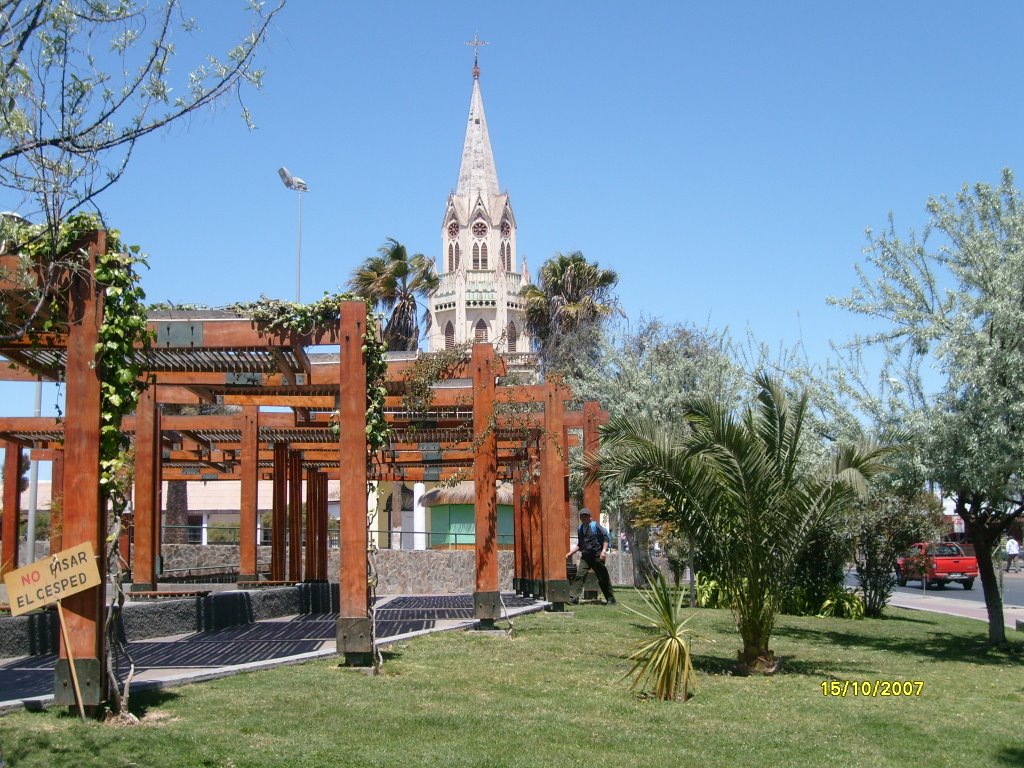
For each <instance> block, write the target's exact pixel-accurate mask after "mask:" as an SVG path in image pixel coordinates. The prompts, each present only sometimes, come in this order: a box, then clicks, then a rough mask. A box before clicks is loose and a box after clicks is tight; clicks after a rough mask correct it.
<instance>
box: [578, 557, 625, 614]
mask: <svg viewBox="0 0 1024 768" xmlns="http://www.w3.org/2000/svg"><path fill="white" fill-rule="evenodd" d="M591 571H593V572H594V573H596V574H597V584H598V586H600V587H601V592H602V593H603V594H604V599H605V600H607V601H608V602H611V601H612V600H614V599H615V593H614V592H612V580H611V577H610V576H609V575H608V569H607V568H605V565H604V563H602V562H601V556H600V555H596V554H590V553H587V552H584V553H581V555H580V565H579V568H577V569H576V578H575V579H573V580H572V585H571V586H570V587H569V600H579V599H580V593H581V592H582V591H583V582H584V581H586V579H587V574H588V573H590V572H591Z"/></svg>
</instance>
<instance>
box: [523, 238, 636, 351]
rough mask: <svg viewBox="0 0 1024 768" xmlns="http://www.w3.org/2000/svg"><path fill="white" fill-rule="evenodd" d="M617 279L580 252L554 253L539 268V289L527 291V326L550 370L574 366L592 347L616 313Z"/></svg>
mask: <svg viewBox="0 0 1024 768" xmlns="http://www.w3.org/2000/svg"><path fill="white" fill-rule="evenodd" d="M618 282H619V276H618V274H616V272H615V271H614V270H611V269H601V268H600V267H599V266H598V265H597V263H596V262H594V263H592V262H589V261H587V260H586V258H585V257H584V256H583V254H582V253H580V252H579V251H574V252H572V253H570V254H561V253H559V254H556V255H555V256H554V257H553V258H551V259H548V260H547V261H546V262H544V264H543V265H541V268H540V271H539V272H538V275H537V283H536V284H528V285H525V286H523V289H522V294H521V295H522V298H523V300H524V304H525V307H526V327H527V329H528V330H529V332H530V334H531V335H532V336H533V338H534V339H536V340H537V343H538V344H539V346H540V352H541V357H542V359H543V361H544V363H545V367H546V368H548V369H562V368H565V367H566V366H568V367H571V366H572V365H573V364H574V362H575V361H578V360H579V359H580V357H581V355H582V356H585V355H586V354H587V352H588V347H593V346H594V344H593V343H592V342H594V341H595V340H594V339H593V331H595V330H596V328H597V327H598V325H599V323H600V321H601V320H603V319H604V318H606V317H608V316H609V315H611V314H612V313H613V312H615V297H614V295H613V293H612V291H613V289H614V288H615V286H616V284H617V283H618Z"/></svg>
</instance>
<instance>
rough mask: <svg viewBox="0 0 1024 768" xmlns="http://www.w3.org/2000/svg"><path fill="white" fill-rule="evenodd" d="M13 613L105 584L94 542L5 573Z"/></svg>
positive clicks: (14, 614)
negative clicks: (97, 566) (99, 568)
mask: <svg viewBox="0 0 1024 768" xmlns="http://www.w3.org/2000/svg"><path fill="white" fill-rule="evenodd" d="M4 583H5V584H6V585H7V600H8V602H10V604H11V615H12V616H17V615H18V614H21V613H27V612H28V611H34V610H35V609H36V608H42V607H43V606H44V605H49V604H50V603H55V602H57V601H58V600H61V599H63V598H65V597H68V596H69V595H74V594H75V593H77V592H83V591H85V590H87V589H90V588H92V587H98V586H99V585H100V584H101V581H100V572H99V570H98V569H97V568H96V556H95V554H94V552H93V548H92V542H89V541H87V542H85V543H84V544H79V545H78V546H76V547H71V549H65V550H63V551H62V552H58V553H57V554H55V555H53V556H52V557H48V558H45V559H43V560H38V561H36V562H34V563H32V565H26V566H25V567H24V568H19V569H18V570H16V571H11V572H10V573H6V574H4Z"/></svg>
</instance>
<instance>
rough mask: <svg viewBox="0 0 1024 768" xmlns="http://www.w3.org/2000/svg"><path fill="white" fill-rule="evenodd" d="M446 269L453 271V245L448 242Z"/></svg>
mask: <svg viewBox="0 0 1024 768" xmlns="http://www.w3.org/2000/svg"><path fill="white" fill-rule="evenodd" d="M448 271H449V272H454V271H455V247H454V246H453V245H452V244H451V243H448Z"/></svg>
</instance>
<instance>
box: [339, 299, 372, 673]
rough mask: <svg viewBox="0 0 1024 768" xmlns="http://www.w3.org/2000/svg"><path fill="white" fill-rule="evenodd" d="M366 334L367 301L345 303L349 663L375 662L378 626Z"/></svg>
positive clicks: (343, 609) (344, 624)
mask: <svg viewBox="0 0 1024 768" xmlns="http://www.w3.org/2000/svg"><path fill="white" fill-rule="evenodd" d="M365 332H366V305H365V304H364V303H363V302H361V301H346V302H343V303H342V305H341V328H340V334H339V335H340V339H339V342H340V348H339V355H338V357H339V364H338V380H339V382H340V385H339V397H338V423H339V424H340V426H341V430H340V437H339V440H338V450H339V456H340V462H341V466H343V467H345V471H344V472H343V473H342V476H341V488H340V500H339V506H340V511H341V521H340V524H341V527H340V531H339V534H340V537H341V552H340V559H341V567H340V569H339V574H338V582H339V583H338V589H339V593H340V611H339V615H338V627H337V649H338V652H339V653H344V654H345V661H346V663H348V664H353V665H360V666H365V665H368V664H370V663H371V662H372V655H373V628H372V626H371V625H370V618H369V607H370V603H369V595H368V591H369V590H368V586H367V582H366V566H367V553H366V546H367V532H366V509H367V487H366V463H367V455H366V356H365V355H364V354H363V352H362V346H363V334H364V333H365Z"/></svg>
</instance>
